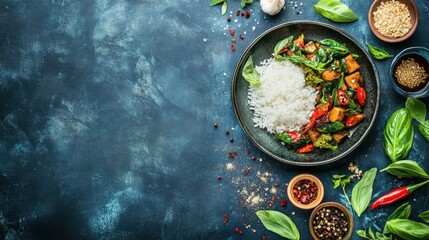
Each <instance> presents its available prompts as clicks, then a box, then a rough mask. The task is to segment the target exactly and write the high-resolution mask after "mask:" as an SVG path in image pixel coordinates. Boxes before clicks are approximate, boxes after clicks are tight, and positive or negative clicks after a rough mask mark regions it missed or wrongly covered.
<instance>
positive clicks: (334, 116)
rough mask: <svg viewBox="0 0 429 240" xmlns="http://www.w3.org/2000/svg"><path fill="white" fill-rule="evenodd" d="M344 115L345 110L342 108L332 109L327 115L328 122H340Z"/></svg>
mask: <svg viewBox="0 0 429 240" xmlns="http://www.w3.org/2000/svg"><path fill="white" fill-rule="evenodd" d="M345 115H346V109H345V108H342V107H333V108H332V110H331V113H330V114H329V121H330V122H337V121H342V120H343V119H344V116H345Z"/></svg>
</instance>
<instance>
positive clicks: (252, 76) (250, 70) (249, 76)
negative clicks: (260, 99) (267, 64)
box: [241, 55, 261, 87]
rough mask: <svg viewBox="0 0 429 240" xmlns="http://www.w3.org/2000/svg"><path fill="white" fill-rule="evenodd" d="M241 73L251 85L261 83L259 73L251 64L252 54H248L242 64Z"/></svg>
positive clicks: (256, 85)
mask: <svg viewBox="0 0 429 240" xmlns="http://www.w3.org/2000/svg"><path fill="white" fill-rule="evenodd" d="M241 75H242V76H243V77H244V79H246V81H248V82H249V83H250V84H252V85H253V86H255V87H258V86H260V85H261V80H260V79H259V77H260V75H259V73H258V72H257V71H256V69H255V67H254V66H253V59H252V55H250V56H249V58H248V59H247V61H246V63H245V64H244V67H243V72H242V73H241Z"/></svg>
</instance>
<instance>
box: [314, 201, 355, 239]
mask: <svg viewBox="0 0 429 240" xmlns="http://www.w3.org/2000/svg"><path fill="white" fill-rule="evenodd" d="M313 230H314V232H315V233H316V235H317V237H319V238H320V239H322V240H328V239H329V240H334V239H335V240H337V239H343V237H344V236H345V235H346V234H347V232H348V230H349V226H348V222H347V217H346V215H345V214H344V213H343V212H342V211H341V210H339V209H338V208H335V207H324V208H321V209H320V210H319V211H317V212H316V214H315V217H314V219H313Z"/></svg>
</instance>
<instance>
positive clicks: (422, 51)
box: [389, 47, 429, 98]
mask: <svg viewBox="0 0 429 240" xmlns="http://www.w3.org/2000/svg"><path fill="white" fill-rule="evenodd" d="M389 72H390V79H391V82H392V85H393V88H394V89H395V90H396V91H397V92H398V93H399V94H401V95H403V96H405V97H411V98H424V97H428V96H429V49H427V48H425V47H410V48H406V49H404V50H402V51H401V52H400V53H398V55H396V56H395V58H394V59H393V61H392V64H391V65H390V70H389Z"/></svg>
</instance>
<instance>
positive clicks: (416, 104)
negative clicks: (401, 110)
mask: <svg viewBox="0 0 429 240" xmlns="http://www.w3.org/2000/svg"><path fill="white" fill-rule="evenodd" d="M405 107H406V108H407V109H408V111H409V112H410V114H411V116H412V117H413V118H414V119H416V121H417V122H419V123H421V124H423V122H424V121H425V119H426V104H425V103H424V102H422V101H420V100H418V99H416V98H407V101H406V102H405Z"/></svg>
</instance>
